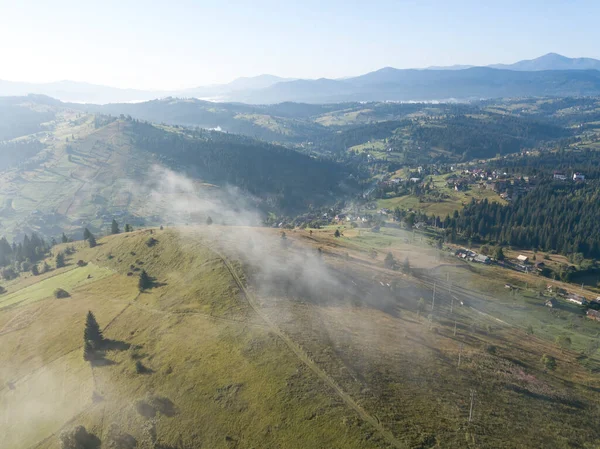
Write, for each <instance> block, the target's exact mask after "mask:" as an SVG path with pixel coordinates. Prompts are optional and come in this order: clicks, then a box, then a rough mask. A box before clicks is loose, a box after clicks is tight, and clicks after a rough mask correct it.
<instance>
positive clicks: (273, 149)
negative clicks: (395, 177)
mask: <svg viewBox="0 0 600 449" xmlns="http://www.w3.org/2000/svg"><path fill="white" fill-rule="evenodd" d="M131 138H132V140H133V143H134V144H135V145H136V146H137V147H138V148H140V149H142V150H144V151H148V152H150V153H153V154H154V155H156V156H157V157H158V158H159V159H160V160H161V161H162V162H163V163H165V164H166V165H168V166H170V167H172V168H174V169H177V170H180V171H183V172H187V173H190V174H192V175H194V176H197V177H199V178H201V179H203V180H205V181H208V182H214V183H217V184H220V185H224V184H232V185H235V186H237V187H240V188H241V189H243V190H245V191H247V192H250V193H251V194H254V195H258V196H264V195H267V196H275V197H276V198H277V202H278V204H277V206H278V207H280V208H282V209H285V210H293V209H301V208H306V207H308V206H309V205H318V204H322V203H324V202H326V201H332V200H335V198H336V195H339V194H341V193H343V192H347V193H350V192H352V191H356V188H357V177H356V173H355V172H354V171H353V170H351V169H349V168H347V167H344V166H342V165H340V164H338V163H335V162H332V161H329V160H325V159H319V158H314V157H310V156H308V155H305V154H302V153H299V152H297V151H294V150H291V149H288V148H285V147H282V146H278V145H273V144H269V143H266V142H261V141H257V140H254V139H251V138H249V137H244V136H239V135H234V134H227V133H221V132H216V131H208V130H190V129H186V130H185V132H169V131H165V130H162V129H159V128H157V127H155V126H153V125H151V124H148V123H143V122H138V121H131Z"/></svg>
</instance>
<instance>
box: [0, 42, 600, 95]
mask: <svg viewBox="0 0 600 449" xmlns="http://www.w3.org/2000/svg"><path fill="white" fill-rule="evenodd" d="M599 77H600V60H597V59H592V58H568V57H566V56H562V55H559V54H556V53H548V54H546V55H543V56H540V57H539V58H535V59H531V60H523V61H518V62H516V63H514V64H493V65H490V66H487V67H474V66H469V65H454V66H449V67H429V68H426V69H395V68H393V67H385V68H382V69H379V70H376V71H374V72H370V73H366V74H364V75H360V76H355V77H346V78H338V79H328V78H320V79H294V78H282V77H278V76H275V75H269V74H263V75H258V76H254V77H243V78H238V79H236V80H234V81H232V82H230V83H227V84H219V85H213V86H199V87H196V88H191V89H183V90H178V91H148V90H139V89H119V88H113V87H107V86H101V85H95V84H89V83H80V82H74V81H59V82H54V83H45V84H30V83H20V82H10V81H2V80H0V96H23V95H27V94H30V93H33V94H42V95H48V96H50V97H53V98H58V99H60V100H62V101H68V102H77V103H96V104H107V103H126V102H139V101H147V100H152V99H156V98H165V97H179V98H200V99H206V100H211V101H234V102H245V103H250V104H272V103H280V102H286V101H295V102H305V103H332V102H345V101H426V100H448V99H457V100H469V99H474V98H476V99H479V98H498V97H517V96H525V97H531V96H596V95H600V81H599Z"/></svg>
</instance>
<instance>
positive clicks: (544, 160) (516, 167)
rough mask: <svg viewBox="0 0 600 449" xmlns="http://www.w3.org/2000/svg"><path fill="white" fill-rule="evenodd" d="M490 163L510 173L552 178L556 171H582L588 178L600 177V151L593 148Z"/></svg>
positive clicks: (509, 158) (490, 165) (548, 152)
mask: <svg viewBox="0 0 600 449" xmlns="http://www.w3.org/2000/svg"><path fill="white" fill-rule="evenodd" d="M488 165H489V167H490V169H499V170H501V171H503V172H506V173H509V174H520V175H526V176H539V177H547V178H551V177H552V174H553V172H555V171H558V172H563V173H572V172H581V173H585V176H586V178H588V179H600V158H599V157H598V152H597V151H595V150H591V149H585V150H575V149H569V150H565V149H560V150H558V151H552V152H550V151H546V152H543V153H541V154H538V155H527V156H512V157H508V158H505V159H498V160H492V161H489V163H488Z"/></svg>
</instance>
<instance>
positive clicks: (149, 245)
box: [146, 237, 158, 248]
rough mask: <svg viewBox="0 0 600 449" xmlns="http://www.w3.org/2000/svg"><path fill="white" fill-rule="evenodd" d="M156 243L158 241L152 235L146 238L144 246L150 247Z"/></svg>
mask: <svg viewBox="0 0 600 449" xmlns="http://www.w3.org/2000/svg"><path fill="white" fill-rule="evenodd" d="M157 243H158V240H156V239H155V238H154V237H150V238H149V239H148V240H146V246H147V247H148V248H152V247H153V246H154V245H156V244H157Z"/></svg>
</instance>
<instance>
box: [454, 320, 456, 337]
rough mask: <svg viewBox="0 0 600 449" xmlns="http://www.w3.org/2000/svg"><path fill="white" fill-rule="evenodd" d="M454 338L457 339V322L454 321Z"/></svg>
mask: <svg viewBox="0 0 600 449" xmlns="http://www.w3.org/2000/svg"><path fill="white" fill-rule="evenodd" d="M454 336H455V337H456V320H454Z"/></svg>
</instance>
